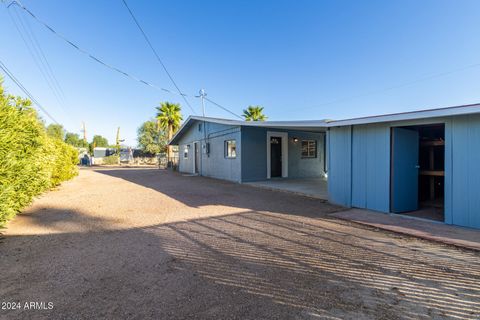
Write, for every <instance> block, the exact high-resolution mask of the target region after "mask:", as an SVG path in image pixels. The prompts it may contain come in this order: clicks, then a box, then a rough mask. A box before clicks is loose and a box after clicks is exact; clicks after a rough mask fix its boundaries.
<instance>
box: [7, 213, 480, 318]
mask: <svg viewBox="0 0 480 320" xmlns="http://www.w3.org/2000/svg"><path fill="white" fill-rule="evenodd" d="M29 219H31V220H30V223H32V224H37V223H40V224H41V225H45V226H47V225H48V226H49V227H52V226H53V229H54V230H55V231H56V232H58V233H54V234H46V235H32V236H9V237H7V239H6V241H5V243H3V244H1V245H0V250H1V253H2V259H0V269H1V270H2V273H0V283H2V286H1V287H0V296H1V297H2V299H4V300H5V299H9V300H12V301H31V300H33V301H52V302H54V305H55V308H54V309H53V310H46V311H45V310H44V311H42V312H37V313H35V315H36V316H38V317H40V318H70V317H77V318H78V317H79V318H90V317H95V318H105V317H106V318H134V317H137V318H145V317H149V318H191V317H197V318H224V317H231V318H250V319H253V318H295V317H297V318H316V317H325V318H329V317H333V318H335V317H338V318H352V319H362V318H365V319H367V318H368V319H370V318H378V319H397V318H403V319H405V318H406V319H421V318H425V319H427V318H450V317H456V318H463V319H476V318H478V317H479V316H480V262H479V256H478V255H475V254H473V253H466V252H461V251H457V250H452V249H450V248H443V247H439V246H425V247H424V248H422V249H421V250H412V249H411V248H408V247H402V246H399V245H397V244H394V243H386V242H385V243H380V242H378V241H376V240H373V239H369V238H368V237H362V236H354V235H352V234H349V233H348V232H344V231H343V230H342V228H341V227H338V226H336V227H334V225H335V224H334V223H331V222H328V221H320V220H316V219H308V218H301V219H295V218H288V217H285V215H282V214H275V213H258V212H255V211H252V212H246V213H245V212H243V213H239V214H231V215H225V216H217V217H209V218H203V219H196V220H191V221H187V222H176V223H170V224H161V225H155V226H149V227H144V228H132V229H127V230H115V229H112V221H109V220H105V219H98V218H95V219H89V217H88V216H86V215H85V214H83V213H82V212H78V211H63V210H59V209H50V208H46V209H44V210H40V211H38V212H35V213H32V214H31V215H29ZM440 254H443V256H444V257H442V256H441V255H440ZM12 312H14V311H10V312H9V313H7V315H10V316H12V315H16V316H20V317H23V318H25V317H28V316H31V315H32V313H31V312H32V311H28V310H23V311H19V312H17V313H12Z"/></svg>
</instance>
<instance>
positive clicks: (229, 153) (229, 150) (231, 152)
mask: <svg viewBox="0 0 480 320" xmlns="http://www.w3.org/2000/svg"><path fill="white" fill-rule="evenodd" d="M236 157H237V142H236V141H235V140H225V158H236Z"/></svg>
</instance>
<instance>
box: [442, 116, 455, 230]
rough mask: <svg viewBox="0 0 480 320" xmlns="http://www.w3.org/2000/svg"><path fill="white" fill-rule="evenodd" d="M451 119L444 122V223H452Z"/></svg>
mask: <svg viewBox="0 0 480 320" xmlns="http://www.w3.org/2000/svg"><path fill="white" fill-rule="evenodd" d="M452 132H453V130H452V119H447V120H446V121H445V168H444V169H445V177H444V188H445V189H444V201H445V202H444V222H445V223H447V224H452V223H453V205H452V177H453V172H452V168H453V167H452V158H453V153H452V151H453V143H452Z"/></svg>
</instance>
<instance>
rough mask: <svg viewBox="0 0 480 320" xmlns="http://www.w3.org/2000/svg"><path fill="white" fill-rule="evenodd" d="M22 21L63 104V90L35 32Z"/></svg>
mask: <svg viewBox="0 0 480 320" xmlns="http://www.w3.org/2000/svg"><path fill="white" fill-rule="evenodd" d="M15 12H17V10H15ZM17 16H20V14H18V13H17ZM23 20H24V21H25V25H26V26H27V28H28V30H29V31H30V34H31V35H32V38H33V40H34V42H35V43H36V45H37V47H38V50H39V51H40V54H41V55H42V57H43V60H44V61H45V64H46V65H47V70H48V71H49V72H50V75H51V77H52V79H53V83H54V84H55V85H56V86H57V89H58V91H59V93H60V97H61V98H62V100H63V102H64V103H65V102H66V100H67V98H66V96H65V92H64V91H63V88H62V87H61V86H60V83H59V82H58V79H57V77H56V76H55V73H54V72H53V69H52V67H51V65H50V63H49V61H48V59H47V57H46V55H45V53H44V51H43V49H42V46H41V45H40V42H39V41H38V39H37V37H36V35H35V32H34V31H33V28H32V26H31V24H30V22H29V21H28V20H27V19H26V18H25V17H24V18H23Z"/></svg>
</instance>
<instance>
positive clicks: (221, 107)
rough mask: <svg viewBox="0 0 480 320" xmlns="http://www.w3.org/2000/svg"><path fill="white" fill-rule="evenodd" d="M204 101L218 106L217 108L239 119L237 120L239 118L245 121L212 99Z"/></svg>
mask: <svg viewBox="0 0 480 320" xmlns="http://www.w3.org/2000/svg"><path fill="white" fill-rule="evenodd" d="M204 99H205V100H207V101H208V102H210V103H212V104H214V105H216V106H217V107H219V108H220V109H222V110H224V111H226V112H228V113H230V114H231V115H233V116H235V117H237V118H239V119H242V120H243V118H242V117H241V116H239V115H238V114H236V113H235V112H233V111H230V110H229V109H228V108H227V107H224V106H222V105H220V104H218V103H217V102H215V101H213V100H212V99H210V98H207V97H205V98H204Z"/></svg>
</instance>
